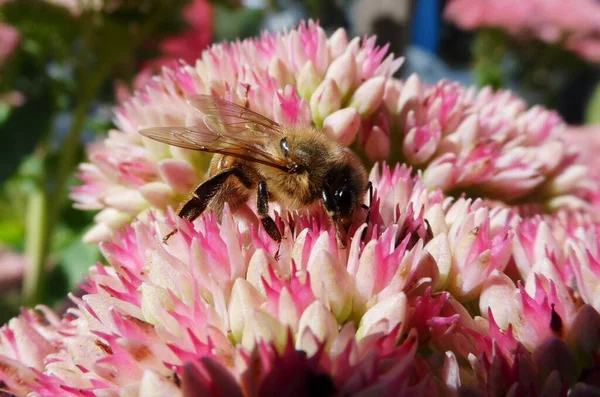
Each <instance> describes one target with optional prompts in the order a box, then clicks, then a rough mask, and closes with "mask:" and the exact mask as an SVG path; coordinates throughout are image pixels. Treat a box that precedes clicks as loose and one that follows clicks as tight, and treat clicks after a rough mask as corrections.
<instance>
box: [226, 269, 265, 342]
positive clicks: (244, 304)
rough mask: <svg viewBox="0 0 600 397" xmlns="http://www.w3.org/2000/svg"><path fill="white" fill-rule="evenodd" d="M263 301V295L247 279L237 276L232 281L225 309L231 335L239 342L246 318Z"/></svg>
mask: <svg viewBox="0 0 600 397" xmlns="http://www.w3.org/2000/svg"><path fill="white" fill-rule="evenodd" d="M263 301H264V298H263V296H262V295H261V294H260V292H258V291H257V290H256V288H254V286H252V284H250V283H249V282H248V281H246V280H244V279H242V278H238V279H236V280H235V282H234V283H233V288H232V289H231V296H230V297H229V304H228V306H227V311H228V313H229V327H230V328H231V335H232V336H233V338H234V339H235V340H236V341H237V342H240V341H241V340H242V333H243V331H244V324H245V322H246V319H247V318H248V316H250V314H251V313H252V312H253V311H254V309H258V308H259V307H260V305H261V303H262V302H263Z"/></svg>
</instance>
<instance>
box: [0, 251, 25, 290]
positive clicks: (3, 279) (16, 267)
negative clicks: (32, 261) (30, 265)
mask: <svg viewBox="0 0 600 397" xmlns="http://www.w3.org/2000/svg"><path fill="white" fill-rule="evenodd" d="M26 262H27V260H26V258H25V256H24V255H21V254H18V253H16V252H13V251H11V250H10V249H8V248H6V247H3V246H0V288H2V290H3V291H5V290H7V289H10V288H14V287H15V286H18V285H19V283H20V282H21V279H22V277H23V272H24V271H25V265H26Z"/></svg>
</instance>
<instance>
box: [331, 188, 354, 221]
mask: <svg viewBox="0 0 600 397" xmlns="http://www.w3.org/2000/svg"><path fill="white" fill-rule="evenodd" d="M335 201H336V202H337V206H338V208H339V210H340V212H341V213H342V214H349V213H350V212H351V211H352V209H353V206H354V200H353V194H352V191H351V189H350V188H349V187H348V186H344V187H342V188H341V189H338V190H336V192H335Z"/></svg>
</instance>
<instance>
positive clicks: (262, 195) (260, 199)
mask: <svg viewBox="0 0 600 397" xmlns="http://www.w3.org/2000/svg"><path fill="white" fill-rule="evenodd" d="M256 206H257V209H258V216H260V221H261V222H262V224H263V227H264V228H265V230H266V232H267V234H268V235H269V236H270V237H271V238H272V239H273V240H275V241H277V242H278V243H281V232H280V231H279V229H278V228H277V225H276V224H275V221H274V220H273V218H271V216H270V215H269V192H268V190H267V183H266V182H265V181H260V182H259V183H258V189H257V197H256Z"/></svg>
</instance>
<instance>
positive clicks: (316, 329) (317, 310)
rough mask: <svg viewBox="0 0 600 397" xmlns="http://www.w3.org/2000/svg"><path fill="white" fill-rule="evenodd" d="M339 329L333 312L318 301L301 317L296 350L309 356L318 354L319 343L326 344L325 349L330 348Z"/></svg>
mask: <svg viewBox="0 0 600 397" xmlns="http://www.w3.org/2000/svg"><path fill="white" fill-rule="evenodd" d="M338 328H339V327H338V323H337V321H336V320H335V318H334V317H333V315H332V314H331V312H330V311H329V310H327V308H326V307H325V305H323V303H322V302H320V301H318V300H316V301H314V302H313V303H311V304H310V305H309V306H308V307H307V308H306V309H305V310H304V313H302V316H301V317H300V323H299V325H298V337H297V340H296V348H297V349H299V350H304V351H306V352H307V354H308V355H309V356H311V355H313V354H314V353H316V350H317V347H318V345H317V343H318V342H319V341H320V342H325V348H328V347H329V345H330V344H331V342H332V341H333V339H335V337H336V336H337V334H338ZM315 338H316V339H317V340H315Z"/></svg>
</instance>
